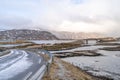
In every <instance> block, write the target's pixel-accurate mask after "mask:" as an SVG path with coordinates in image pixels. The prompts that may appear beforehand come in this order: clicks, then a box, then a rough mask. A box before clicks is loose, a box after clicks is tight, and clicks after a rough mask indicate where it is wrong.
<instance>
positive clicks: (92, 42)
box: [83, 38, 101, 44]
mask: <svg viewBox="0 0 120 80" xmlns="http://www.w3.org/2000/svg"><path fill="white" fill-rule="evenodd" d="M100 40H101V39H93V38H90V39H83V41H84V43H85V44H95V43H97V42H98V41H100Z"/></svg>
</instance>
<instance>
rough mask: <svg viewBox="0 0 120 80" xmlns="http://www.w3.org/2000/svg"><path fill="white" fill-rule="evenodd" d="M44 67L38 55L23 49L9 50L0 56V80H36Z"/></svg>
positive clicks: (42, 60)
mask: <svg viewBox="0 0 120 80" xmlns="http://www.w3.org/2000/svg"><path fill="white" fill-rule="evenodd" d="M45 68H46V62H45V60H44V58H43V57H41V56H40V55H37V54H34V53H31V52H26V51H23V50H11V52H10V54H8V55H5V56H2V57H0V80H34V79H35V80H36V78H37V77H38V76H40V72H42V71H43V70H44V69H45Z"/></svg>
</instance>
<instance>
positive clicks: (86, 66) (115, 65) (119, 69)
mask: <svg viewBox="0 0 120 80" xmlns="http://www.w3.org/2000/svg"><path fill="white" fill-rule="evenodd" d="M102 47H105V46H88V47H81V48H77V49H73V50H88V49H89V50H93V49H98V48H102ZM106 47H107V46H106ZM111 47H112V46H111ZM98 53H101V54H103V55H104V56H96V57H89V56H80V57H70V58H64V59H62V60H64V61H67V62H69V63H71V64H74V65H76V66H78V67H80V68H82V69H83V70H87V72H90V73H92V74H93V75H98V76H107V77H112V78H114V79H115V80H119V79H120V62H119V61H120V57H119V56H118V55H120V51H104V50H98Z"/></svg>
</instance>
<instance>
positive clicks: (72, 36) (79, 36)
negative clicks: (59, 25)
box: [51, 31, 104, 39]
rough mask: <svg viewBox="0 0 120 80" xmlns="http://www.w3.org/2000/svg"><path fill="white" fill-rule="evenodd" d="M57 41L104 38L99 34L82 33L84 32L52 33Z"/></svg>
mask: <svg viewBox="0 0 120 80" xmlns="http://www.w3.org/2000/svg"><path fill="white" fill-rule="evenodd" d="M51 33H52V34H54V35H55V36H56V37H58V38H59V39H86V38H101V37H104V36H103V35H102V34H99V33H84V32H63V31H61V32H57V31H52V32H51Z"/></svg>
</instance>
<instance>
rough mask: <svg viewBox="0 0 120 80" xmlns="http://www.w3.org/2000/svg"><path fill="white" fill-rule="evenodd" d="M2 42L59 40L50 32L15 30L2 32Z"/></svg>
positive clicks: (0, 33) (0, 34) (0, 37)
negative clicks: (9, 40)
mask: <svg viewBox="0 0 120 80" xmlns="http://www.w3.org/2000/svg"><path fill="white" fill-rule="evenodd" d="M0 39H1V40H8V39H12V40H18V39H19V40H56V39H58V38H57V37H56V36H54V35H53V34H52V33H50V32H48V31H38V30H27V29H18V30H17V29H13V30H6V31H0Z"/></svg>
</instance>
